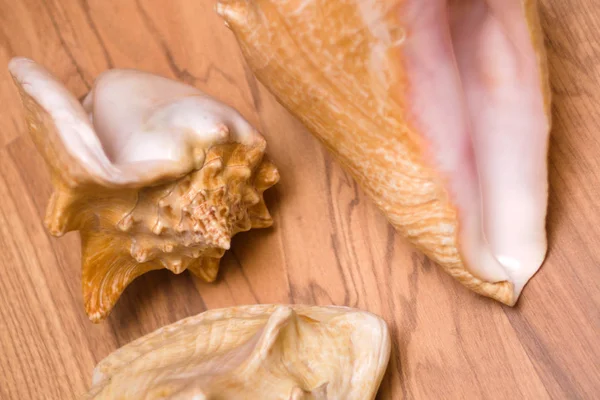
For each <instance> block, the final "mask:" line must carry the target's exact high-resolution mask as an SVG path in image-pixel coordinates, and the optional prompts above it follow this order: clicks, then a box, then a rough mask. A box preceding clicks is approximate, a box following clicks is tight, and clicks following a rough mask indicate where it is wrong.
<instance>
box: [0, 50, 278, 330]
mask: <svg viewBox="0 0 600 400" xmlns="http://www.w3.org/2000/svg"><path fill="white" fill-rule="evenodd" d="M9 70H10V72H11V74H12V76H13V78H14V81H15V83H16V85H17V87H18V89H19V92H20V94H21V99H22V101H23V104H24V107H25V111H26V114H25V115H26V118H27V122H28V127H29V132H30V134H31V136H32V138H33V140H34V142H35V144H36V147H37V148H38V150H39V151H40V152H41V154H42V155H43V156H44V159H45V160H46V163H47V165H48V166H49V168H50V171H51V173H52V178H53V184H54V189H55V191H54V193H53V194H52V197H51V199H50V202H49V204H48V208H47V213H46V221H45V223H46V226H47V228H48V230H49V231H50V232H51V233H52V234H53V235H56V236H60V235H62V234H64V233H65V232H68V231H73V230H77V231H79V232H80V234H81V239H82V263H83V274H82V280H83V282H82V284H83V294H84V301H85V310H86V312H87V314H88V316H89V318H90V319H91V320H92V321H94V322H98V321H100V320H102V319H104V318H105V317H106V316H107V315H108V313H109V312H110V310H111V309H112V308H113V306H114V304H115V303H116V301H117V299H118V298H119V296H120V294H121V293H122V292H123V290H125V288H126V287H127V285H128V284H129V283H131V281H133V280H134V279H135V278H136V277H138V276H140V275H141V274H143V273H145V272H147V271H150V270H154V269H159V268H167V269H169V270H171V271H172V272H174V273H176V274H179V273H181V272H183V271H184V270H186V269H189V270H190V271H191V272H192V273H193V274H195V275H197V276H199V277H200V278H202V279H205V280H207V281H213V280H214V279H215V278H216V275H217V271H218V264H219V260H220V258H221V257H222V256H223V254H224V252H225V251H226V250H228V249H229V247H230V245H231V238H232V237H233V236H234V235H235V234H236V233H238V232H241V231H247V230H249V229H251V228H264V227H268V226H271V225H272V223H273V220H272V219H271V216H270V214H269V212H268V210H267V207H266V206H265V203H264V200H263V197H262V194H263V192H264V190H265V189H267V188H269V187H271V186H273V185H274V184H275V183H277V181H278V180H279V174H278V171H277V169H276V168H275V166H274V165H273V164H272V163H271V162H270V161H268V160H267V159H266V158H265V157H264V154H265V150H266V142H265V140H264V138H263V137H262V136H261V135H260V134H259V133H258V132H257V131H256V130H255V129H254V128H253V127H252V126H250V124H248V122H247V121H245V120H244V119H243V117H242V116H241V115H240V114H239V113H238V112H237V111H235V110H234V109H232V108H230V107H228V106H226V105H225V104H222V103H220V102H218V101H217V100H215V99H213V98H211V97H209V96H207V95H206V94H204V93H202V92H200V91H199V90H198V89H196V88H193V87H191V86H188V85H184V84H182V83H179V82H176V81H172V80H170V79H167V78H163V77H160V76H156V75H151V74H148V73H144V72H140V71H133V70H110V71H107V72H105V73H103V74H101V75H100V76H99V77H98V78H97V80H96V82H95V83H94V87H93V89H92V91H91V92H90V93H89V94H88V95H87V96H86V98H85V100H84V101H83V104H80V103H79V102H78V101H77V99H75V97H74V96H73V95H72V94H71V93H69V91H68V90H67V89H66V88H65V87H64V86H63V85H62V84H61V83H60V82H58V81H57V80H56V79H55V78H54V77H53V76H51V75H50V73H48V71H46V70H45V69H44V68H43V67H41V66H40V65H38V64H36V63H35V62H33V61H31V60H28V59H24V58H15V59H13V60H12V61H11V62H10V64H9Z"/></svg>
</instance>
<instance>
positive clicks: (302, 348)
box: [86, 305, 390, 400]
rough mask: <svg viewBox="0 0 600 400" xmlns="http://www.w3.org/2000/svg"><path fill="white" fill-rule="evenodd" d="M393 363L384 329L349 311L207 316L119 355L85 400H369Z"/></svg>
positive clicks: (256, 310) (269, 310) (243, 310)
mask: <svg viewBox="0 0 600 400" xmlns="http://www.w3.org/2000/svg"><path fill="white" fill-rule="evenodd" d="M389 356H390V338H389V332H388V329H387V326H386V324H385V322H384V321H383V320H382V319H381V318H379V317H377V316H375V315H373V314H370V313H367V312H362V311H359V310H355V309H351V308H346V307H309V306H299V305H294V306H287V305H252V306H242V307H233V308H227V309H218V310H211V311H207V312H204V313H202V314H199V315H197V316H194V317H189V318H186V319H184V320H181V321H179V322H176V323H174V324H172V325H169V326H165V327H163V328H161V329H159V330H157V331H155V332H153V333H151V334H149V335H146V336H144V337H142V338H140V339H137V340H136V341H134V342H132V343H130V344H128V345H126V346H124V347H122V348H120V349H119V350H117V351H115V352H114V353H112V354H111V355H109V356H108V357H106V358H105V359H104V360H103V361H101V362H100V363H99V364H98V366H97V367H96V369H95V370H94V375H93V382H92V387H91V389H90V391H89V393H88V395H87V397H86V398H87V399H88V400H89V399H94V400H101V399H107V400H108V399H123V400H126V399H142V398H143V399H147V400H151V399H187V400H189V399H198V400H200V399H206V400H208V399H215V400H216V399H228V400H241V399H249V400H250V399H252V400H258V399H260V400H290V399H295V400H300V399H306V400H308V399H314V400H317V399H321V400H325V399H328V400H369V399H374V398H375V394H376V392H377V389H378V387H379V384H380V383H381V380H382V378H383V375H384V373H385V369H386V366H387V363H388V360H389Z"/></svg>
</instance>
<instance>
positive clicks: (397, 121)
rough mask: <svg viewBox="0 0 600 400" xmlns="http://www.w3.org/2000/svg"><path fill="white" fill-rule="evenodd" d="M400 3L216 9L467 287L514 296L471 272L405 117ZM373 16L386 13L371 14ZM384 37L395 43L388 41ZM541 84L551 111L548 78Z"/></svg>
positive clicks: (537, 37)
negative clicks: (395, 17)
mask: <svg viewBox="0 0 600 400" xmlns="http://www.w3.org/2000/svg"><path fill="white" fill-rule="evenodd" d="M317 3H318V4H317ZM402 4H403V1H398V0H381V1H361V0H350V1H346V0H344V1H339V2H338V1H336V2H333V1H332V2H317V1H311V0H308V1H293V0H292V1H282V2H278V1H274V0H250V1H238V0H219V4H218V5H217V7H216V11H217V12H218V13H219V14H220V15H221V16H222V17H223V19H224V20H225V22H226V25H227V26H228V27H229V28H230V29H231V30H232V31H233V33H234V34H235V36H236V38H237V40H238V42H239V44H240V47H241V50H242V52H243V54H244V57H245V59H246V60H247V62H248V64H249V65H250V67H251V69H252V70H253V72H254V74H255V75H256V77H257V78H258V79H259V80H260V81H261V83H263V84H264V85H265V86H266V87H267V88H268V89H269V90H270V92H271V93H273V94H274V96H275V97H276V98H277V100H278V101H279V102H280V103H281V104H282V105H283V106H284V107H286V108H287V109H288V110H289V111H290V112H291V113H292V114H293V115H294V116H296V117H297V118H298V119H299V120H300V121H301V122H302V123H303V124H304V125H305V126H306V127H307V128H308V129H309V130H310V131H311V133H313V134H314V135H315V136H316V137H317V138H318V139H320V141H321V142H322V143H323V144H324V145H325V146H326V147H327V148H328V150H330V152H331V153H332V154H333V155H334V156H335V157H336V159H337V160H338V162H340V163H341V164H342V166H343V167H345V168H346V170H348V171H349V172H350V173H351V174H352V176H353V177H354V178H355V179H356V181H357V182H358V183H359V184H360V185H361V187H362V188H363V190H365V192H366V193H367V194H368V195H369V196H370V198H371V199H372V200H373V201H374V202H375V203H376V205H377V206H378V207H379V208H380V209H381V210H382V211H383V212H384V214H385V215H386V217H387V219H388V220H389V221H390V222H391V223H392V224H393V226H394V227H395V228H396V230H397V231H398V232H400V233H401V234H402V235H403V236H404V237H406V238H408V239H409V240H410V242H411V243H412V244H413V245H414V246H415V247H416V248H418V249H419V250H421V251H422V252H424V253H425V254H426V255H427V256H429V257H430V258H431V259H433V260H434V261H435V262H437V263H438V264H440V265H441V266H442V267H443V268H444V270H445V271H446V272H448V273H449V274H450V275H452V276H453V277H454V278H456V279H457V280H459V281H460V282H461V283H462V284H463V285H465V286H467V287H468V288H469V289H471V290H473V291H475V292H477V293H479V294H482V295H485V296H488V297H491V298H493V299H496V300H498V301H500V302H503V303H505V304H508V305H513V304H514V303H515V301H516V298H515V295H514V291H513V285H512V283H511V282H509V281H501V282H486V281H484V280H482V279H480V278H478V277H477V276H475V275H474V274H472V273H471V272H470V271H469V268H468V266H467V265H466V263H465V260H464V257H463V255H462V254H461V251H460V246H459V243H458V232H459V228H460V227H459V224H458V217H457V210H456V207H455V205H454V204H453V201H452V199H451V198H450V196H449V194H448V192H447V190H446V189H445V177H443V176H440V174H439V173H438V172H437V171H436V169H435V168H433V167H432V166H431V165H429V164H428V162H427V161H426V157H425V156H424V154H426V144H425V143H424V142H423V140H422V138H421V137H420V136H419V135H418V134H416V132H415V129H414V127H413V126H411V124H410V122H409V121H408V118H407V117H406V114H407V113H406V100H405V99H403V98H402V97H401V96H399V95H398V94H399V93H403V90H404V89H403V88H405V87H406V86H407V85H409V83H407V82H406V77H405V76H404V71H403V70H402V68H401V66H402V62H396V61H395V60H401V59H402V54H401V51H400V47H401V46H396V45H395V44H396V43H401V42H402V40H403V37H404V35H405V34H406V32H405V31H404V30H403V29H402V28H401V27H399V26H397V24H396V21H395V20H393V15H394V13H393V12H392V11H393V9H394V8H397V7H401V6H402ZM524 5H525V7H526V9H527V13H526V14H527V18H528V19H529V21H528V22H529V25H530V29H531V32H530V33H531V35H532V40H533V41H534V43H535V46H536V48H537V51H539V60H540V63H541V69H542V71H543V75H544V78H545V77H546V75H547V70H546V65H545V61H544V60H545V58H544V56H545V54H544V53H543V52H544V49H543V36H542V33H541V28H540V25H539V22H538V20H537V18H538V16H537V10H536V9H535V7H534V2H533V1H528V0H525V3H524ZM370 13H371V14H370ZM370 15H375V16H377V15H383V16H384V17H383V18H382V19H381V20H379V19H378V20H376V21H370V20H369V16H370ZM370 23H372V25H369V24H370ZM292 31H293V32H292ZM379 36H384V37H386V38H387V42H388V43H392V46H390V47H386V46H383V47H382V45H381V41H380V38H379ZM382 66H383V68H382ZM542 86H543V87H544V90H545V92H546V93H545V94H546V96H545V98H546V101H547V103H546V111H547V112H548V113H549V103H548V102H549V87H547V84H546V82H543V83H542Z"/></svg>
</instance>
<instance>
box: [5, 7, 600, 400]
mask: <svg viewBox="0 0 600 400" xmlns="http://www.w3.org/2000/svg"><path fill="white" fill-rule="evenodd" d="M212 6H213V1H212V0H173V1H164V0H137V1H133V0H110V1H109V0H46V1H44V0H0V64H1V65H3V66H4V67H2V68H1V69H0V104H1V107H2V110H1V111H0V171H1V175H0V246H1V251H0V398H1V399H42V398H43V399H67V398H71V397H76V396H78V395H81V394H82V393H84V392H85V391H86V390H87V388H88V385H89V383H90V379H91V372H92V368H93V367H94V365H95V364H96V363H97V362H98V361H100V360H101V359H102V358H103V357H104V356H106V355H107V354H108V353H109V352H111V351H113V350H114V349H116V348H118V347H119V346H122V345H124V344H125V343H127V342H129V341H131V340H133V339H135V338H137V337H139V336H141V335H143V334H145V333H148V332H150V331H152V330H154V329H156V328H158V327H160V326H163V325H165V324H167V323H171V322H174V321H176V320H178V319H181V318H183V317H186V316H190V315H193V314H196V313H199V312H201V311H203V310H206V309H209V308H217V307H226V306H231V305H234V304H247V303H272V302H274V303H287V302H292V303H310V304H338V305H347V306H353V307H359V308H362V309H366V310H369V311H372V312H374V313H377V314H379V315H381V316H383V317H384V318H385V319H386V321H387V322H388V323H389V326H390V328H391V331H392V334H393V342H394V345H393V350H392V356H391V361H390V364H389V368H388V372H387V375H386V378H385V380H384V381H383V383H382V386H381V391H380V395H379V398H380V399H401V398H407V399H410V398H418V399H437V398H444V399H472V398H473V399H475V398H486V399H488V398H489V399H509V398H510V399H522V398H523V399H546V398H554V399H566V398H568V399H580V398H587V399H593V398H600V290H599V283H598V282H600V268H599V267H600V246H599V245H598V241H599V239H600V212H599V211H598V209H599V205H600V40H599V39H600V33H598V32H600V22H599V21H600V7H599V6H598V2H597V0H543V13H542V19H543V22H544V25H545V27H546V31H547V36H548V44H549V57H550V66H551V68H550V70H551V74H552V80H553V91H554V106H553V110H554V130H553V135H552V142H551V155H550V161H551V167H550V187H551V198H550V210H549V219H548V229H549V239H550V252H549V256H548V259H547V262H546V263H545V265H544V266H543V268H542V269H541V271H540V272H539V273H538V274H537V275H536V276H535V277H534V279H533V280H532V281H531V283H530V284H529V285H528V286H527V287H526V289H525V291H524V294H523V296H522V298H521V300H520V302H519V304H518V306H517V307H515V308H508V307H504V306H502V305H500V304H498V303H495V302H492V301H490V300H488V299H485V298H482V297H479V296H476V295H474V294H472V293H471V292H469V291H467V290H466V289H465V288H463V287H462V286H460V285H459V284H458V283H457V282H455V281H454V280H453V279H451V278H450V277H449V276H447V275H445V274H444V273H443V272H442V271H441V269H440V268H438V267H437V266H435V265H433V264H432V263H430V262H429V261H428V260H426V259H425V258H424V257H423V256H422V255H420V254H418V253H416V252H414V251H412V250H411V249H410V247H408V246H407V245H406V243H405V242H404V241H403V240H402V239H401V238H400V237H398V235H396V234H395V232H394V231H393V230H392V228H391V227H390V225H388V224H387V223H386V221H385V220H384V218H383V217H382V216H381V215H380V213H379V212H378V211H377V210H376V209H375V208H374V206H373V205H372V204H371V202H370V201H369V200H368V199H367V198H365V196H364V194H363V193H362V192H361V190H360V189H359V188H357V186H356V184H355V183H354V182H353V181H352V180H351V179H350V178H349V176H348V175H346V174H345V173H344V172H343V171H342V170H341V169H340V168H339V166H338V165H337V164H336V163H335V162H333V161H332V159H331V158H330V157H329V156H328V154H327V153H326V151H325V150H324V148H323V147H322V146H321V145H319V144H318V143H317V141H316V140H315V139H313V138H312V136H311V135H309V134H308V133H307V132H306V131H305V130H304V129H303V127H302V126H301V125H300V124H299V123H298V122H297V121H295V120H294V118H292V117H291V116H290V115H289V114H288V113H287V112H286V111H285V110H284V109H283V108H282V107H281V106H279V105H278V103H277V102H276V101H275V100H274V99H273V97H272V96H271V95H269V93H268V92H267V91H266V90H265V89H264V88H263V87H262V86H261V85H260V84H258V83H257V81H256V80H255V79H254V78H253V77H252V75H251V73H250V72H249V70H248V68H247V67H246V65H245V64H244V62H243V60H242V58H241V55H240V52H239V50H238V46H237V43H236V42H235V40H234V38H233V35H232V34H231V33H230V32H229V31H228V29H226V28H225V26H224V25H223V23H222V21H221V20H220V18H219V17H218V16H217V15H216V14H215V13H214V12H213V9H212ZM17 55H21V56H27V57H31V58H34V59H35V60H36V61H38V62H40V63H42V64H44V65H45V66H47V67H48V68H49V69H50V70H51V71H52V72H53V73H55V74H56V75H57V76H58V77H59V78H60V79H61V80H63V81H64V82H66V84H67V86H68V87H69V89H71V90H72V91H74V92H75V93H76V94H77V95H78V96H82V95H84V94H85V93H86V92H87V91H88V90H89V88H90V85H91V84H92V82H93V80H94V78H95V77H96V76H97V75H98V74H99V73H100V72H102V71H104V70H106V69H108V68H112V67H130V68H138V69H143V70H147V71H151V72H155V73H159V74H163V75H165V76H169V77H175V78H177V79H180V80H182V81H185V82H187V83H190V84H193V85H195V86H197V87H199V88H201V89H203V90H205V91H207V92H209V93H210V94H213V95H215V96H216V97H218V98H220V99H222V100H223V101H225V102H227V103H229V104H230V105H232V106H234V107H236V108H238V109H239V110H240V111H241V112H242V113H243V114H244V115H245V116H246V117H247V118H248V119H249V120H250V121H251V122H252V123H253V124H255V125H256V126H257V127H259V128H260V129H261V131H262V132H263V133H264V135H265V136H266V138H267V140H268V144H269V149H268V151H269V154H270V157H271V159H272V160H273V161H274V162H275V163H276V164H277V166H278V167H279V169H280V172H281V183H280V184H278V185H277V186H276V187H275V188H273V189H271V190H269V191H268V192H267V195H266V197H267V203H268V205H269V207H270V209H271V210H272V214H273V216H274V219H275V226H274V227H273V228H271V229H266V230H254V231H251V232H249V233H244V234H239V235H238V236H236V237H235V239H234V241H233V249H232V251H229V252H228V253H227V254H226V256H225V257H224V259H223V261H222V264H221V265H222V266H221V271H220V276H219V279H218V282H217V283H216V284H204V283H200V282H195V281H194V280H193V279H192V278H191V277H190V276H189V275H188V274H187V273H185V274H182V275H173V274H171V273H169V272H167V271H158V272H154V273H150V274H147V275H145V276H143V277H141V278H139V279H138V280H137V281H136V282H134V284H132V285H131V286H130V287H129V288H128V289H127V290H126V292H125V294H124V295H123V297H122V298H121V300H120V301H119V303H118V304H117V307H116V308H115V309H114V311H113V313H112V315H111V316H110V317H109V318H108V320H106V321H105V322H104V323H101V324H99V325H93V324H91V323H90V322H89V321H88V320H87V318H86V316H85V314H84V312H83V304H82V294H81V286H80V285H81V281H80V278H81V273H80V255H79V238H78V235H77V234H76V233H71V234H68V235H67V236H66V237H63V238H61V239H55V238H52V237H50V236H49V235H48V233H47V232H46V231H45V229H44V226H43V224H42V219H43V215H44V212H45V206H46V202H47V200H48V197H49V195H50V192H51V186H50V180H49V175H48V173H47V171H46V169H45V165H44V164H43V161H42V159H41V158H40V156H39V155H38V153H37V152H36V151H35V149H34V147H33V144H32V142H31V140H30V139H29V137H28V135H27V133H26V128H25V123H24V120H23V116H22V110H21V105H20V102H19V99H18V97H17V93H16V90H15V88H14V87H13V84H12V82H11V81H10V79H9V76H8V73H7V70H6V67H5V66H6V64H7V62H8V60H9V59H10V58H11V57H13V56H17Z"/></svg>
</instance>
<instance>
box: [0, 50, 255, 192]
mask: <svg viewBox="0 0 600 400" xmlns="http://www.w3.org/2000/svg"><path fill="white" fill-rule="evenodd" d="M8 69H9V71H10V73H11V75H12V76H13V78H14V79H15V80H16V81H17V82H18V83H19V84H20V86H21V87H22V88H23V90H24V91H25V92H26V93H27V94H28V95H29V96H31V97H32V98H33V99H34V100H35V101H36V102H37V103H38V104H39V106H40V107H41V108H42V109H43V110H44V111H46V112H47V113H48V114H49V115H50V117H51V119H52V122H53V123H54V125H55V130H56V132H57V133H58V136H59V139H60V142H61V144H62V146H63V147H64V149H65V150H66V151H67V153H68V154H70V155H71V156H72V157H73V158H74V159H75V160H76V161H77V163H78V164H79V166H81V167H82V168H83V170H84V171H85V172H86V173H87V175H88V176H87V177H86V178H87V179H88V180H90V181H94V182H96V183H102V184H104V185H107V186H114V187H141V186H144V185H147V184H149V183H155V182H156V181H158V180H162V179H169V178H174V177H178V176H182V175H185V174H186V173H188V172H190V171H192V170H193V169H196V168H198V167H199V166H200V165H202V162H203V159H204V155H205V153H206V151H207V150H208V149H209V148H210V147H211V146H212V145H214V144H219V143H229V142H236V143H241V144H244V145H248V146H259V147H262V148H266V142H265V140H264V138H263V137H262V136H261V135H260V134H259V133H258V132H257V131H256V130H255V129H254V128H253V127H252V126H251V125H250V124H249V123H248V122H247V121H246V120H245V119H244V118H243V117H242V116H241V115H240V114H239V113H238V112H237V111H236V110H235V109H233V108H232V107H229V106H228V105H226V104H224V103H222V102H220V101H218V100H216V99H214V98H212V97H210V96H208V95H207V94H205V93H203V92H202V91H200V90H199V89H197V88H194V87H192V86H189V85H186V84H183V83H180V82H177V81H174V80H171V79H168V78H165V77H162V76H158V75H154V74H150V73H147V72H142V71H137V70H130V69H113V70H109V71H105V72H104V73H102V74H100V75H99V76H98V78H97V79H96V81H95V83H94V87H93V88H92V90H91V91H90V93H88V94H87V96H86V97H85V99H84V101H83V104H81V103H80V102H79V101H78V100H77V99H76V98H75V96H74V95H73V94H72V93H70V92H69V91H68V90H67V88H66V87H65V86H64V85H63V84H62V83H61V82H59V81H58V80H57V79H56V78H55V77H53V76H52V75H51V74H50V73H49V72H48V71H47V70H46V69H45V68H44V67H42V66H41V65H39V64H37V63H36V62H35V61H33V60H31V59H28V58H24V57H15V58H13V59H12V60H11V61H10V62H9V65H8Z"/></svg>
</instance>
